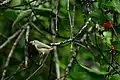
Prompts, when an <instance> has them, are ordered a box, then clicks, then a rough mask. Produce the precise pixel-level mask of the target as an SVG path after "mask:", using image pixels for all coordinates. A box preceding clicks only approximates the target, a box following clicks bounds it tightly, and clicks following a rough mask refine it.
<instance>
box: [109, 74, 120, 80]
mask: <svg viewBox="0 0 120 80" xmlns="http://www.w3.org/2000/svg"><path fill="white" fill-rule="evenodd" d="M109 80H120V75H119V74H114V75H113V76H111V78H110V79H109Z"/></svg>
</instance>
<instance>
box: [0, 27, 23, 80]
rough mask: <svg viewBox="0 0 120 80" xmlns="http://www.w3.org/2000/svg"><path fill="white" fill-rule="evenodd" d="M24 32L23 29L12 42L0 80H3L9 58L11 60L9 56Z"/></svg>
mask: <svg viewBox="0 0 120 80" xmlns="http://www.w3.org/2000/svg"><path fill="white" fill-rule="evenodd" d="M24 31H25V29H23V30H22V31H21V32H20V34H19V36H18V37H17V39H16V40H15V42H14V44H13V46H12V48H11V50H10V53H9V55H8V57H7V61H6V63H5V65H4V70H3V73H2V78H1V80H4V77H5V74H6V71H7V70H6V68H7V67H8V65H9V62H10V58H11V56H12V54H13V51H14V50H15V47H16V45H17V43H18V41H19V40H20V38H21V36H22V35H23V33H24Z"/></svg>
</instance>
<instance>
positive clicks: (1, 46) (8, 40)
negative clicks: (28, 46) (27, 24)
mask: <svg viewBox="0 0 120 80" xmlns="http://www.w3.org/2000/svg"><path fill="white" fill-rule="evenodd" d="M20 31H21V30H18V31H16V32H15V33H14V34H13V35H12V36H10V37H9V38H8V39H7V40H6V41H5V42H4V43H3V44H2V45H0V49H2V48H3V47H5V46H6V45H7V44H8V43H9V42H10V41H11V40H12V39H13V38H15V37H16V36H17V35H18V34H19V33H20Z"/></svg>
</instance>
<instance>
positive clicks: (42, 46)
mask: <svg viewBox="0 0 120 80" xmlns="http://www.w3.org/2000/svg"><path fill="white" fill-rule="evenodd" d="M29 43H30V44H32V45H34V46H35V48H36V50H38V52H39V54H41V53H42V54H43V55H44V54H48V53H49V52H50V51H51V50H53V48H52V47H51V46H48V45H46V44H45V43H42V42H39V41H38V40H33V41H30V42H29Z"/></svg>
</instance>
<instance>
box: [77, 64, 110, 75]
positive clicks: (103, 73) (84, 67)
mask: <svg viewBox="0 0 120 80" xmlns="http://www.w3.org/2000/svg"><path fill="white" fill-rule="evenodd" d="M79 65H80V66H81V67H82V68H83V69H85V70H86V71H88V72H90V73H95V74H97V75H106V74H108V73H109V72H101V71H97V70H94V69H90V68H88V67H86V66H84V65H82V64H79Z"/></svg>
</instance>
